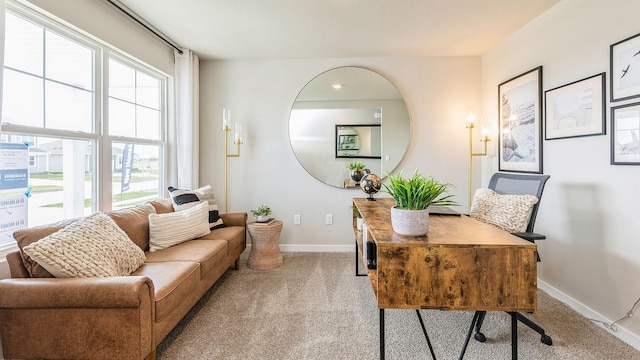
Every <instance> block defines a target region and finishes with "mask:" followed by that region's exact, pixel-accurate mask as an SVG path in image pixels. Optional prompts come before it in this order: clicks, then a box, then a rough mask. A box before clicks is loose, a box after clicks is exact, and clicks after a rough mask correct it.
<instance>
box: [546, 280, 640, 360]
mask: <svg viewBox="0 0 640 360" xmlns="http://www.w3.org/2000/svg"><path fill="white" fill-rule="evenodd" d="M538 288H540V289H541V290H544V291H545V292H547V294H549V295H551V297H553V298H555V299H557V300H559V301H562V302H563V303H565V304H567V305H569V307H571V308H572V309H573V310H575V311H577V312H578V313H580V314H581V315H582V316H584V317H586V318H587V319H596V320H599V321H604V322H605V323H609V324H610V323H612V322H613V321H614V320H611V319H607V318H605V317H604V316H602V315H601V314H599V313H597V312H596V311H594V310H593V309H591V308H589V307H588V306H586V305H584V304H582V303H581V302H579V301H577V300H576V299H574V298H572V297H570V296H568V295H567V294H565V293H563V292H562V291H560V290H558V289H556V288H554V287H553V286H551V285H549V284H547V283H546V282H544V281H542V280H540V279H538ZM594 323H595V324H596V325H598V326H600V327H601V328H603V329H605V330H607V331H608V332H609V333H611V334H612V335H613V336H615V337H617V338H618V339H620V340H622V341H624V342H626V343H627V344H629V345H631V346H633V347H634V348H636V349H637V350H640V337H639V336H638V335H636V334H634V333H632V332H630V331H629V330H627V329H625V328H623V327H622V326H621V325H617V327H618V331H612V330H610V329H608V328H606V327H605V326H603V325H602V324H601V323H598V322H595V321H594ZM549 335H552V334H549Z"/></svg>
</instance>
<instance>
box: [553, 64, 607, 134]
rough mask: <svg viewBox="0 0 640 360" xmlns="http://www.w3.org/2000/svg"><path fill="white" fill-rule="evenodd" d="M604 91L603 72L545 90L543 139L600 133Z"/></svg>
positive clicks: (603, 129)
mask: <svg viewBox="0 0 640 360" xmlns="http://www.w3.org/2000/svg"><path fill="white" fill-rule="evenodd" d="M605 92H606V90H605V73H600V74H597V75H593V76H591V77H588V78H585V79H582V80H578V81H575V82H572V83H570V84H566V85H562V86H560V87H557V88H555V89H551V90H547V91H545V92H544V98H545V101H544V104H545V106H544V110H545V111H544V113H545V116H544V118H545V126H544V134H545V139H546V140H553V139H564V138H571V137H579V136H592V135H604V134H605V119H606V109H605Z"/></svg>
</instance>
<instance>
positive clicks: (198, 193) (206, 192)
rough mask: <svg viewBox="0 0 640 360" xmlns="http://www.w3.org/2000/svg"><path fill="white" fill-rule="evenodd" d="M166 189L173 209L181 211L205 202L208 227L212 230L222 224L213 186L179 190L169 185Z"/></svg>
mask: <svg viewBox="0 0 640 360" xmlns="http://www.w3.org/2000/svg"><path fill="white" fill-rule="evenodd" d="M168 190H169V196H170V197H171V201H172V203H173V209H174V210H175V211H182V210H185V209H189V208H191V207H193V206H196V205H197V204H199V203H202V202H207V203H208V204H209V228H210V229H211V230H213V229H217V228H219V227H223V226H224V222H223V221H222V219H221V218H220V213H219V211H218V203H217V202H216V197H215V196H214V195H213V188H211V186H210V185H206V186H203V187H201V188H199V189H195V190H181V189H176V188H174V187H173V186H169V189H168Z"/></svg>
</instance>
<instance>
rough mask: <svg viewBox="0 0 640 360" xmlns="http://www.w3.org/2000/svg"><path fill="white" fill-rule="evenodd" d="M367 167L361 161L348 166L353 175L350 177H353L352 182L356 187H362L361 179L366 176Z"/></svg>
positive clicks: (352, 162)
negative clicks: (365, 169)
mask: <svg viewBox="0 0 640 360" xmlns="http://www.w3.org/2000/svg"><path fill="white" fill-rule="evenodd" d="M365 166H366V165H365V164H363V163H361V162H360V161H351V162H350V163H349V165H348V166H347V167H348V168H349V170H351V174H349V176H350V177H351V180H353V181H355V182H356V186H358V185H360V179H362V177H363V176H364V168H365Z"/></svg>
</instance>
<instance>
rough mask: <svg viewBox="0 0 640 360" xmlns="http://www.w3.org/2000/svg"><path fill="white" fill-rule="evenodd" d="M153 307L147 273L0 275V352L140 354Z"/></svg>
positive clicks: (28, 355) (145, 348)
mask: <svg viewBox="0 0 640 360" xmlns="http://www.w3.org/2000/svg"><path fill="white" fill-rule="evenodd" d="M154 310H155V309H154V288H153V282H152V281H151V280H150V279H149V278H147V277H141V276H123V277H108V278H74V279H56V278H46V279H42V278H29V279H5V280H0V336H1V337H2V348H3V351H4V357H5V358H9V359H14V358H20V359H22V358H25V359H33V358H56V359H117V358H138V359H144V358H145V357H146V356H147V355H149V354H150V353H151V352H152V351H153V350H154V349H155V345H156V344H155V339H154V334H153V323H154V315H153V314H154Z"/></svg>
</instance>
